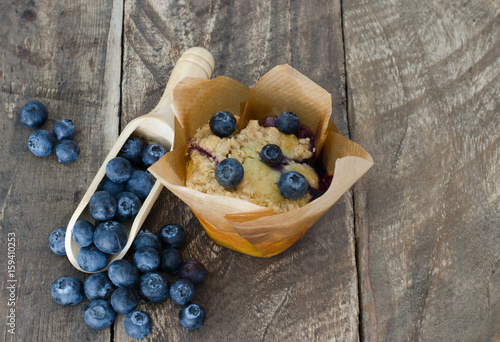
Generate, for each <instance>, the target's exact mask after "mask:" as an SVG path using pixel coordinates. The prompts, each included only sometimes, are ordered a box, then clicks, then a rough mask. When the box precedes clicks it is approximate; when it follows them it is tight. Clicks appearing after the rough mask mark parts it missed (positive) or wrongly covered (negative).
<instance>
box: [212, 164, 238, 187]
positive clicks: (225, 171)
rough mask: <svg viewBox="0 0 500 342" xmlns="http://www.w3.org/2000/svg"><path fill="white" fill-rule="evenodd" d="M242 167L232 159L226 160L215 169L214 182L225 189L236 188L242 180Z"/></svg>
mask: <svg viewBox="0 0 500 342" xmlns="http://www.w3.org/2000/svg"><path fill="white" fill-rule="evenodd" d="M243 174H244V170H243V166H242V165H241V163H240V162H239V161H237V160H236V159H234V158H226V159H224V160H222V161H221V162H219V163H218V164H217V166H216V167H215V180H216V181H217V183H219V185H221V186H223V187H224V188H226V189H234V188H236V187H237V186H238V185H239V184H240V183H241V181H242V180H243Z"/></svg>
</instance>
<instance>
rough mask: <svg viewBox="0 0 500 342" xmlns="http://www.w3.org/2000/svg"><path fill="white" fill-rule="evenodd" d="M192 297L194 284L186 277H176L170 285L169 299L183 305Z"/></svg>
mask: <svg viewBox="0 0 500 342" xmlns="http://www.w3.org/2000/svg"><path fill="white" fill-rule="evenodd" d="M193 298H194V284H193V283H192V282H191V280H188V279H178V280H176V281H175V282H174V283H173V284H172V286H171V287H170V299H171V300H172V302H174V303H175V304H179V305H185V304H187V303H189V302H191V301H192V300H193Z"/></svg>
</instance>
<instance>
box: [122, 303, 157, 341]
mask: <svg viewBox="0 0 500 342" xmlns="http://www.w3.org/2000/svg"><path fill="white" fill-rule="evenodd" d="M123 325H124V326H125V331H126V332H127V334H128V335H129V336H130V337H133V338H143V337H146V336H148V335H149V334H151V331H152V330H153V321H152V320H151V316H149V314H148V313H147V312H144V311H141V310H135V311H131V312H129V313H128V315H127V317H125V321H124V323H123Z"/></svg>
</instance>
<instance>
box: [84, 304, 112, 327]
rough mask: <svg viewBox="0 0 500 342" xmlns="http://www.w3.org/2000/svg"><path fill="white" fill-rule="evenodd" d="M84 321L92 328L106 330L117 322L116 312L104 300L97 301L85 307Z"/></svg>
mask: <svg viewBox="0 0 500 342" xmlns="http://www.w3.org/2000/svg"><path fill="white" fill-rule="evenodd" d="M83 319H84V320H85V323H87V324H88V326H90V327H91V328H94V329H104V328H107V327H109V326H110V325H111V324H113V322H114V321H115V311H114V310H113V308H112V307H111V305H110V304H109V303H108V302H106V301H105V300H104V299H96V300H93V301H91V302H90V303H89V304H87V306H86V307H85V311H84V313H83Z"/></svg>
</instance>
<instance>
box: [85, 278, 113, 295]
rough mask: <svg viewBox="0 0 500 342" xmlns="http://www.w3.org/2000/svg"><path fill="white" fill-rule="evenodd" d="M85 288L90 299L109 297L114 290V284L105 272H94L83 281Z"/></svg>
mask: <svg viewBox="0 0 500 342" xmlns="http://www.w3.org/2000/svg"><path fill="white" fill-rule="evenodd" d="M83 290H84V291H85V296H87V298H88V299H90V300H94V299H108V298H109V296H111V293H112V292H113V284H112V283H111V280H109V278H108V276H107V275H106V274H105V273H94V274H91V275H90V276H89V277H88V278H87V279H86V280H85V283H83Z"/></svg>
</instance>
